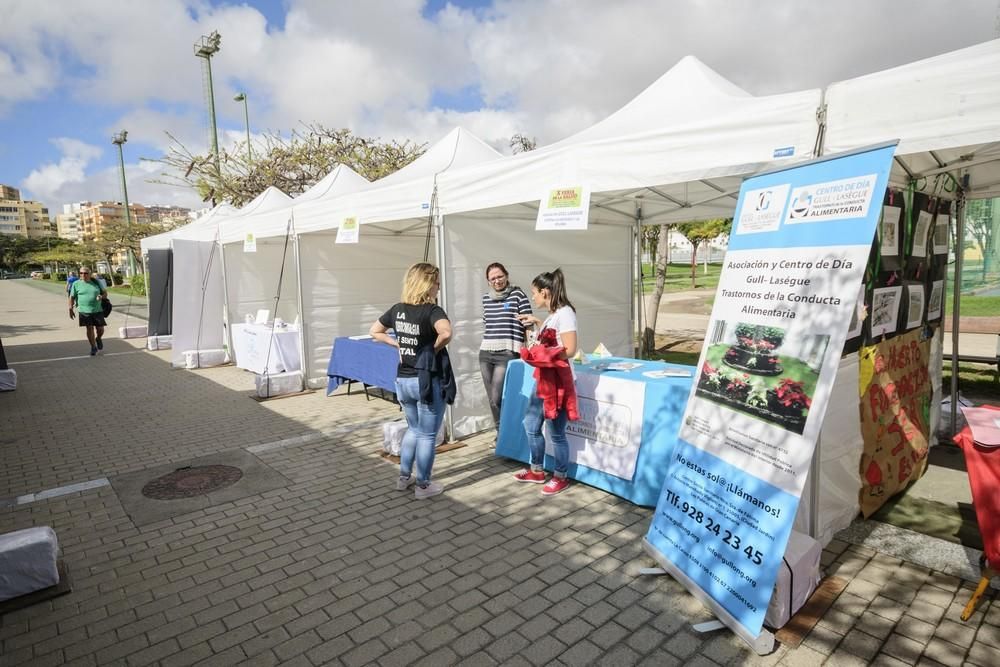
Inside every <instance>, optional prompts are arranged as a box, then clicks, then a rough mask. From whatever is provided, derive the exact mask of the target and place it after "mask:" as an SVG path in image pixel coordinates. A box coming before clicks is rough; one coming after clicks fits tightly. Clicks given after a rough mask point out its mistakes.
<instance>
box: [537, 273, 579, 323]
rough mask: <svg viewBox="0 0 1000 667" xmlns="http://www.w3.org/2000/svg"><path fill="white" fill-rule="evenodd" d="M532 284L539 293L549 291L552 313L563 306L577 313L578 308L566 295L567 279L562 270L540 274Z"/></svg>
mask: <svg viewBox="0 0 1000 667" xmlns="http://www.w3.org/2000/svg"><path fill="white" fill-rule="evenodd" d="M531 284H532V286H533V287H534V288H535V289H537V290H538V291H541V290H543V289H547V290H548V291H549V310H550V311H551V312H553V313H554V312H555V311H557V310H559V309H560V308H562V307H563V306H569V307H570V308H572V309H573V312H576V308H574V307H573V304H572V303H570V300H569V296H567V295H566V278H565V277H564V276H563V272H562V269H558V268H557V269H555V270H553V271H544V272H542V273H539V274H538V275H537V276H535V279H534V280H532V281H531Z"/></svg>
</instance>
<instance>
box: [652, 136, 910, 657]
mask: <svg viewBox="0 0 1000 667" xmlns="http://www.w3.org/2000/svg"><path fill="white" fill-rule="evenodd" d="M895 146H896V144H895V143H892V144H883V145H880V146H876V147H872V148H868V149H864V150H860V151H853V152H851V153H849V154H843V155H838V156H830V157H828V158H823V159H819V160H814V161H811V162H806V163H803V164H801V165H798V166H796V167H790V168H788V169H782V170H780V171H773V172H768V173H766V174H761V175H758V176H755V177H753V178H750V179H748V180H747V181H745V182H744V183H743V187H741V188H740V196H739V201H738V202H737V205H736V214H735V217H734V218H733V230H732V234H731V236H730V241H729V250H728V252H727V253H726V263H725V265H724V267H723V269H722V275H721V278H720V281H719V288H718V291H717V293H716V298H715V305H714V306H713V308H712V317H711V320H710V321H709V326H708V330H707V333H706V338H705V345H704V347H703V348H702V351H701V358H700V360H699V363H698V369H699V370H698V376H697V378H696V380H695V383H694V385H693V387H692V390H691V395H690V397H689V400H688V404H687V408H686V410H685V413H684V417H683V419H682V426H681V432H680V439H679V441H678V444H677V447H676V448H675V450H674V452H673V455H672V458H671V459H670V461H669V462H668V463H667V467H666V477H665V480H664V483H663V488H662V490H661V493H660V499H659V503H658V504H657V506H656V512H655V514H654V516H653V520H652V523H651V525H650V527H649V532H648V533H647V534H646V539H645V540H644V546H645V548H646V550H647V551H648V552H649V553H650V554H651V555H652V556H653V557H654V558H656V560H657V561H658V562H659V563H660V564H661V565H662V566H663V567H664V568H665V569H666V570H667V571H668V572H669V573H670V574H672V575H673V576H674V577H676V578H677V579H678V580H679V581H681V582H682V583H683V584H684V585H685V586H686V587H687V588H688V589H689V590H690V591H691V592H692V593H693V594H694V595H695V596H696V597H698V598H699V599H700V600H701V601H702V602H704V603H705V604H706V605H707V606H709V607H710V608H711V609H712V610H713V611H714V612H715V613H716V615H717V616H718V617H719V619H720V620H721V621H722V622H724V623H725V624H726V625H728V626H729V627H730V628H731V629H732V630H733V631H734V632H735V633H736V634H737V635H739V636H740V637H742V638H743V639H744V640H745V641H746V642H747V643H749V644H750V645H751V646H753V647H754V649H755V650H757V651H758V652H767V651H769V650H770V647H771V646H773V636H772V635H771V634H770V633H769V632H764V631H763V623H764V614H765V612H766V611H767V606H768V602H769V601H770V599H771V592H772V589H773V588H774V583H775V578H776V576H777V573H778V568H779V566H780V564H781V559H782V556H783V555H784V553H785V546H786V543H787V542H788V535H789V532H790V531H791V528H792V523H793V521H794V519H795V512H796V509H797V507H798V504H799V497H800V496H801V494H802V490H803V486H804V483H805V480H806V476H807V474H808V472H809V465H810V461H811V459H812V455H813V450H814V448H815V445H816V439H817V436H818V435H819V432H820V429H821V427H822V425H823V415H824V413H825V412H826V406H827V401H828V399H829V396H830V390H831V387H832V386H833V382H834V377H835V375H836V372H837V367H838V364H839V361H840V357H841V350H842V348H843V346H844V340H845V338H846V335H847V329H848V326H849V324H850V322H851V316H852V314H853V313H852V311H853V310H854V309H855V304H856V301H857V295H858V290H859V288H860V285H861V281H862V278H863V273H864V270H865V263H866V261H867V259H868V254H869V252H870V249H871V245H872V239H873V238H874V234H875V227H876V225H877V223H878V221H879V214H880V213H881V210H882V206H881V204H882V196H883V193H884V192H885V189H886V185H887V182H888V175H889V169H890V167H891V162H892V155H893V152H894V150H895Z"/></svg>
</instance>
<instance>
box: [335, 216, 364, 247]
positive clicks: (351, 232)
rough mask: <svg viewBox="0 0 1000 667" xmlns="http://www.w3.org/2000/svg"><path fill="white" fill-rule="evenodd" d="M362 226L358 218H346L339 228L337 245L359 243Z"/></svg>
mask: <svg viewBox="0 0 1000 667" xmlns="http://www.w3.org/2000/svg"><path fill="white" fill-rule="evenodd" d="M360 230H361V226H360V225H359V224H358V219H357V218H353V217H352V218H344V219H343V220H341V221H340V227H338V228H337V241H336V242H337V243H357V242H358V234H359V232H360Z"/></svg>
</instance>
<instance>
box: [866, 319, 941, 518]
mask: <svg viewBox="0 0 1000 667" xmlns="http://www.w3.org/2000/svg"><path fill="white" fill-rule="evenodd" d="M929 354H930V340H925V339H923V338H922V332H921V330H920V329H915V330H913V331H910V332H908V333H906V334H903V335H901V336H896V337H895V338H892V339H890V340H887V341H884V342H882V343H879V344H878V345H873V346H870V347H863V348H861V351H860V355H859V359H860V362H861V368H860V378H861V387H860V390H861V436H862V439H863V440H864V451H863V452H862V454H861V461H860V463H859V466H860V473H861V491H860V492H859V493H860V498H859V500H860V504H861V511H862V513H863V514H864V516H865V518H868V517H869V516H871V515H872V514H873V513H874V512H875V511H877V510H878V508H879V507H881V506H882V505H883V504H884V503H885V502H886V501H887V500H888V499H889V498H891V497H892V496H893V495H895V494H896V493H898V492H899V491H901V490H903V489H904V488H905V487H906V486H907V485H908V484H909V483H910V482H911V481H914V480H917V479H919V478H920V476H921V475H923V474H924V470H925V469H926V468H927V448H928V436H929V423H930V421H929V420H930V401H931V391H932V390H931V384H930V376H929V374H928V371H927V361H928V355H929Z"/></svg>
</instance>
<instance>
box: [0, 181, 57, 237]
mask: <svg viewBox="0 0 1000 667" xmlns="http://www.w3.org/2000/svg"><path fill="white" fill-rule="evenodd" d="M53 231H54V230H53V228H52V221H51V220H50V219H49V209H47V208H46V207H45V206H43V205H42V204H41V203H40V202H36V201H30V200H23V199H21V193H20V191H19V190H18V189H17V188H14V187H11V186H9V185H0V234H9V235H13V236H23V237H25V238H44V237H46V236H53Z"/></svg>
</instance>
